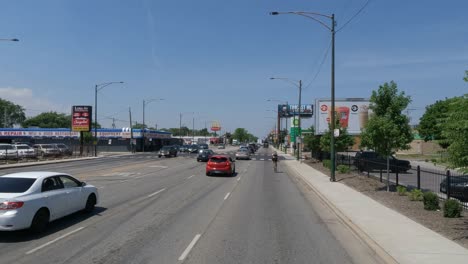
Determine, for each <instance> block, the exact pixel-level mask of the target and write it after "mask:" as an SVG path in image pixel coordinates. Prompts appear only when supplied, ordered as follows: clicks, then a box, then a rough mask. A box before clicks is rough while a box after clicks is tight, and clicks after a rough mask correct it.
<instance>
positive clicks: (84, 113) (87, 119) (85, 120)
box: [72, 105, 92, 132]
mask: <svg viewBox="0 0 468 264" xmlns="http://www.w3.org/2000/svg"><path fill="white" fill-rule="evenodd" d="M91 116H92V107H91V106H86V105H79V106H77V105H75V106H72V131H84V132H89V131H90V130H91V122H92V120H91Z"/></svg>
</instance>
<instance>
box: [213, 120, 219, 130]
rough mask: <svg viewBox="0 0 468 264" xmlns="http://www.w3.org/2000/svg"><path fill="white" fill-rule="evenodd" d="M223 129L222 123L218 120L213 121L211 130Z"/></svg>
mask: <svg viewBox="0 0 468 264" xmlns="http://www.w3.org/2000/svg"><path fill="white" fill-rule="evenodd" d="M220 130H221V124H220V123H219V122H218V121H213V122H212V123H211V131H220Z"/></svg>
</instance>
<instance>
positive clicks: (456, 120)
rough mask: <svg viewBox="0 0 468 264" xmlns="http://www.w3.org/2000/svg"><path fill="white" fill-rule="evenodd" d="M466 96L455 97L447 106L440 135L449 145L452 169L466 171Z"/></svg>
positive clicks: (467, 140) (467, 141)
mask: <svg viewBox="0 0 468 264" xmlns="http://www.w3.org/2000/svg"><path fill="white" fill-rule="evenodd" d="M466 109H468V94H465V95H464V96H460V97H455V98H453V100H452V101H451V102H450V104H449V106H448V113H447V118H446V120H445V122H443V123H442V135H443V136H445V137H446V138H447V141H448V142H449V143H450V146H449V147H448V149H447V150H448V154H449V156H448V160H449V162H450V164H451V166H452V167H454V168H459V167H461V168H462V169H463V170H465V171H468V111H466Z"/></svg>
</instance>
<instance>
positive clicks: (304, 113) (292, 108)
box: [278, 104, 314, 118]
mask: <svg viewBox="0 0 468 264" xmlns="http://www.w3.org/2000/svg"><path fill="white" fill-rule="evenodd" d="M278 114H279V116H280V117H287V118H289V117H293V116H297V115H298V114H299V107H298V105H297V104H290V105H286V104H280V105H278ZM313 114H314V105H312V104H301V118H311V117H312V116H313Z"/></svg>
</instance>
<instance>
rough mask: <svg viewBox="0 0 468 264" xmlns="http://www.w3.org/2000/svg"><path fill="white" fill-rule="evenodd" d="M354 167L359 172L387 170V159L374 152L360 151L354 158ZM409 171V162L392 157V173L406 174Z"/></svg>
mask: <svg viewBox="0 0 468 264" xmlns="http://www.w3.org/2000/svg"><path fill="white" fill-rule="evenodd" d="M354 165H355V166H356V167H357V168H358V170H359V171H372V170H380V169H382V170H386V169H387V158H386V157H382V156H380V155H379V154H377V153H376V152H374V151H359V152H357V153H356V156H355V157H354ZM409 169H411V164H410V162H409V161H407V160H400V159H397V158H395V157H394V156H390V171H391V172H397V171H398V172H406V171H408V170H409Z"/></svg>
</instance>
